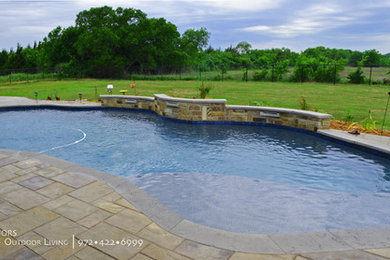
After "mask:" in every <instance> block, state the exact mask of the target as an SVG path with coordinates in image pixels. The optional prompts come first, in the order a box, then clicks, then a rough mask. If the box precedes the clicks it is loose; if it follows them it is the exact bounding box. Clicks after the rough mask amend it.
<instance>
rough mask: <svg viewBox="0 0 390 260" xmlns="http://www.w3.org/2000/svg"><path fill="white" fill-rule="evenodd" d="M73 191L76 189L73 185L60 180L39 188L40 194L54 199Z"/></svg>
mask: <svg viewBox="0 0 390 260" xmlns="http://www.w3.org/2000/svg"><path fill="white" fill-rule="evenodd" d="M72 191H74V189H73V188H72V187H70V186H68V185H65V184H62V183H59V182H55V183H52V184H49V185H47V186H46V187H44V188H41V189H39V190H37V192H39V193H40V194H42V195H45V196H46V197H48V198H52V199H56V198H58V197H61V196H62V195H65V194H67V193H69V192H72Z"/></svg>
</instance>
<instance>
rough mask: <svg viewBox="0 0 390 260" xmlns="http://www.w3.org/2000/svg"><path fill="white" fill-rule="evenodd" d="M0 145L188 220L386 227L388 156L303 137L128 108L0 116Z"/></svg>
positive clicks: (243, 225)
mask: <svg viewBox="0 0 390 260" xmlns="http://www.w3.org/2000/svg"><path fill="white" fill-rule="evenodd" d="M0 122H1V125H0V133H1V136H0V148H5V149H15V150H25V151H33V152H42V153H45V154H48V155H51V156H55V157H59V158H62V159H65V160H69V161H73V162H75V163H79V164H82V165H85V166H89V167H92V168H96V169H99V170H102V171H106V172H109V173H113V174H116V175H121V176H127V177H128V178H129V179H130V180H131V181H132V182H133V183H135V184H136V185H137V186H139V187H140V188H142V189H144V190H146V191H147V192H148V193H149V194H151V195H152V196H154V197H155V198H157V199H158V200H160V201H161V202H163V203H164V204H165V205H167V206H168V207H170V208H172V209H173V210H175V211H176V212H178V213H179V214H180V215H182V216H183V217H185V218H187V219H189V220H192V221H194V222H197V223H200V224H204V225H208V226H212V227H216V228H221V229H225V230H230V231H235V232H243V233H284V232H285V233H291V232H304V231H320V230H327V229H345V228H360V227H382V226H388V225H389V224H390V221H389V220H388V218H387V217H386V216H387V215H388V214H387V212H388V211H389V209H390V200H389V198H390V181H389V180H390V161H389V159H387V158H383V157H379V156H375V155H371V154H368V153H365V152H362V151H359V150H357V149H355V148H350V147H347V146H345V145H341V144H337V143H333V142H329V141H327V140H324V139H321V138H319V137H317V136H314V135H312V134H308V133H303V132H294V131H291V130H288V129H280V128H271V127H260V126H243V125H223V126H222V125H195V124H185V123H179V122H174V121H170V120H164V119H162V118H161V117H158V116H156V115H155V114H152V113H144V112H137V111H118V110H96V111H78V112H74V111H58V110H31V111H9V112H1V113H0Z"/></svg>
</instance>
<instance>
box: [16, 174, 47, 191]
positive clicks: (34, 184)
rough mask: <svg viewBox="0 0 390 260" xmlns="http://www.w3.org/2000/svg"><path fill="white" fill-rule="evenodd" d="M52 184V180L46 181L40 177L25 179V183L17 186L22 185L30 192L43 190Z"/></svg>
mask: <svg viewBox="0 0 390 260" xmlns="http://www.w3.org/2000/svg"><path fill="white" fill-rule="evenodd" d="M51 183H53V181H52V180H49V179H46V178H44V177H41V176H36V177H33V178H30V179H27V180H25V181H22V182H19V185H22V186H24V187H26V188H29V189H31V190H38V189H40V188H43V187H45V186H47V185H49V184H51Z"/></svg>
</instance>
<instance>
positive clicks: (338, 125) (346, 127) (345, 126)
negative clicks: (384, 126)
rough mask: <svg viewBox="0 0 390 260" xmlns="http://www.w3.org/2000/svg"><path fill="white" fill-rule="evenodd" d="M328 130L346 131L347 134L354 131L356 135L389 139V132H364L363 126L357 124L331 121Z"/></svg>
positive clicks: (374, 130) (378, 130)
mask: <svg viewBox="0 0 390 260" xmlns="http://www.w3.org/2000/svg"><path fill="white" fill-rule="evenodd" d="M330 129H336V130H343V131H348V132H351V131H353V130H356V131H357V132H358V133H365V134H373V135H382V136H388V137H390V131H387V130H383V132H382V131H381V130H380V129H373V130H366V129H364V127H363V126H361V125H359V124H357V123H353V122H344V121H339V120H331V121H330Z"/></svg>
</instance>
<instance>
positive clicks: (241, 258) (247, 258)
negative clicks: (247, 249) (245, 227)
mask: <svg viewBox="0 0 390 260" xmlns="http://www.w3.org/2000/svg"><path fill="white" fill-rule="evenodd" d="M268 259H269V260H296V255H263V254H248V253H241V252H235V253H234V254H233V255H232V256H231V257H230V258H229V260H268ZM302 259H304V258H302Z"/></svg>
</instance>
